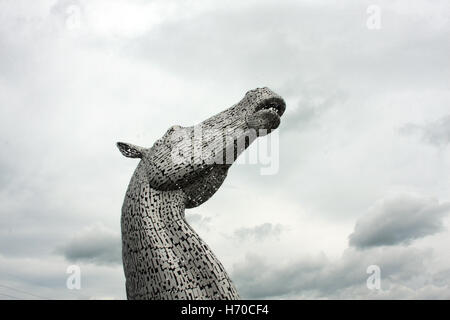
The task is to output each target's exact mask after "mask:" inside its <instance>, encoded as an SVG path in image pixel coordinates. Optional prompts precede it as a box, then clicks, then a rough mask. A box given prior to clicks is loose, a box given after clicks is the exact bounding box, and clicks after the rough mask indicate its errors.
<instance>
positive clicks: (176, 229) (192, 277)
mask: <svg viewBox="0 0 450 320" xmlns="http://www.w3.org/2000/svg"><path fill="white" fill-rule="evenodd" d="M138 169H139V166H138ZM185 201H186V195H185V193H184V192H183V191H182V190H173V191H159V190H156V189H153V188H151V187H150V184H149V182H148V181H146V179H145V175H142V172H141V171H140V170H137V171H136V172H135V175H134V176H133V179H132V180H131V182H130V186H129V189H128V191H127V195H126V198H125V201H124V207H123V208H122V254H123V261H124V271H125V277H126V281H127V284H126V287H127V296H128V298H129V299H183V298H184V299H186V298H187V299H236V298H239V295H238V293H237V291H236V288H235V287H234V285H233V284H232V282H231V280H230V278H229V277H228V275H227V273H226V271H225V269H224V268H223V266H222V264H221V263H220V262H219V260H218V259H217V258H216V256H215V255H214V254H213V253H212V251H211V249H210V248H209V247H208V246H207V245H206V244H205V243H204V242H203V241H202V240H201V239H200V237H199V236H198V234H197V233H196V232H195V231H194V230H193V229H192V228H191V227H190V226H189V225H188V224H187V223H186V221H185V219H184V209H185Z"/></svg>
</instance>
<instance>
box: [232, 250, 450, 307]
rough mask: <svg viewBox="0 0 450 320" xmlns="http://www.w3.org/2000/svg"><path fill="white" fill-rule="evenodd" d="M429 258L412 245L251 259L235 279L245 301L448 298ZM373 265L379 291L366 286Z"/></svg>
mask: <svg viewBox="0 0 450 320" xmlns="http://www.w3.org/2000/svg"><path fill="white" fill-rule="evenodd" d="M431 258H432V254H431V252H429V251H424V250H418V249H415V248H408V247H407V248H404V247H384V248H372V249H369V250H365V251H359V250H355V249H352V248H350V249H347V250H346V251H345V252H344V254H343V255H342V257H341V258H339V259H337V260H336V261H332V260H329V259H327V258H326V257H325V256H324V255H319V256H317V257H307V258H302V259H296V260H294V261H291V262H290V263H288V264H283V265H277V264H276V263H273V262H272V263H270V262H268V261H269V260H267V259H265V258H263V257H262V256H256V255H249V256H247V257H246V259H245V260H244V261H243V262H241V263H238V264H236V265H235V266H234V272H233V274H232V275H233V279H235V282H236V285H237V287H238V289H239V290H240V291H241V292H242V295H243V297H244V298H247V299H274V298H275V299H277V298H288V299H295V298H300V299H317V298H336V299H376V298H383V299H389V298H416V299H430V298H435V297H436V296H435V293H436V292H437V291H438V292H440V296H438V298H444V297H445V296H449V295H450V289H449V286H448V285H449V281H448V279H444V280H443V281H441V282H440V283H438V282H437V281H434V280H433V277H434V274H433V272H431V271H430V270H428V269H427V267H426V265H425V264H424V261H426V260H430V259H431ZM371 265H377V266H379V267H380V270H381V290H380V291H379V292H376V291H371V290H369V289H368V288H367V287H366V281H367V278H368V277H369V276H370V274H368V273H367V268H368V267H369V266H371ZM441 278H442V277H441ZM430 288H431V290H430ZM421 289H423V290H422V291H421ZM427 292H428V293H427Z"/></svg>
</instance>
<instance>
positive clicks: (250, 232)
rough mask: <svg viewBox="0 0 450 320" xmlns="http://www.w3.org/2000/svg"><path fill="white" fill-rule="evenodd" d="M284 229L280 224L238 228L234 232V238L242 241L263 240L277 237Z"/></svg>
mask: <svg viewBox="0 0 450 320" xmlns="http://www.w3.org/2000/svg"><path fill="white" fill-rule="evenodd" d="M283 229H284V227H283V226H282V225H280V224H275V225H274V224H272V223H263V224H260V225H257V226H254V227H250V228H239V229H237V230H235V231H234V236H235V237H236V238H237V239H238V240H240V241H242V240H257V241H259V240H264V239H267V238H271V237H275V238H277V237H279V236H280V234H281V232H282V231H283Z"/></svg>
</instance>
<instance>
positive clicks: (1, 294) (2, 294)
mask: <svg viewBox="0 0 450 320" xmlns="http://www.w3.org/2000/svg"><path fill="white" fill-rule="evenodd" d="M0 296H4V297H8V298H13V299H14V300H21V299H20V298H18V297H15V296H10V295H9V294H5V293H0Z"/></svg>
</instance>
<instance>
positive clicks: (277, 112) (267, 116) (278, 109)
mask: <svg viewBox="0 0 450 320" xmlns="http://www.w3.org/2000/svg"><path fill="white" fill-rule="evenodd" d="M284 110H286V103H285V102H284V101H283V99H280V98H277V97H272V98H268V99H265V100H263V101H262V102H261V103H260V104H259V105H258V106H257V107H256V108H255V111H254V112H253V114H251V115H250V116H249V117H247V124H248V126H249V127H250V128H252V129H256V130H259V131H261V129H265V130H266V134H267V133H270V132H271V131H272V130H273V129H276V128H278V126H279V125H280V121H281V119H280V117H281V116H282V115H283V113H284ZM261 135H264V133H261Z"/></svg>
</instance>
